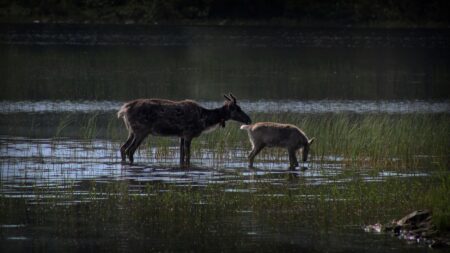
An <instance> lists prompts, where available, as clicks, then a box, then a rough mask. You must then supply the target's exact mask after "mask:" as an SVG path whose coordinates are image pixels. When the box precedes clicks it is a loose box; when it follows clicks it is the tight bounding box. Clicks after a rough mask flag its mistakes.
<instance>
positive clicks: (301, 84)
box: [0, 25, 450, 101]
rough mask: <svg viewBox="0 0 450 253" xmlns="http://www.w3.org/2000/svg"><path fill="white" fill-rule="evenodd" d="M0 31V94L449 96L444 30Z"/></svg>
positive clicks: (449, 39) (449, 35) (448, 37)
mask: <svg viewBox="0 0 450 253" xmlns="http://www.w3.org/2000/svg"><path fill="white" fill-rule="evenodd" d="M1 28H2V29H1V31H0V55H2V57H1V59H0V76H2V85H1V92H0V99H1V100H28V99H31V100H43V99H50V100H54V99H58V100H61V99H62V100H79V99H87V100H99V99H100V100H119V101H123V100H129V99H132V98H136V97H165V98H172V99H183V98H192V99H200V100H215V101H216V100H219V99H220V98H221V94H222V93H224V92H229V91H232V92H234V93H235V95H236V96H237V97H238V98H243V99H249V100H260V99H273V100H279V99H292V100H305V99H308V100H311V99H313V100H317V99H332V100H333V99H338V100H341V99H350V100H353V99H358V100H367V99H368V100H399V99H408V100H411V99H412V100H414V99H422V100H423V99H425V100H434V99H441V100H442V99H448V97H449V88H448V83H449V81H450V77H449V73H450V71H449V70H450V69H449V68H450V60H449V59H450V48H449V47H448V45H449V44H450V32H449V31H448V30H447V29H443V30H432V29H429V30H427V29H425V30H396V29H393V30H379V29H306V30H305V29H294V28H290V29H287V28H265V29H264V28H251V27H250V28H239V27H227V28H225V27H151V26H150V27H146V26H143V27H133V26H119V27H114V26H112V27H111V26H87V27H86V26H64V25H60V26H50V25H37V26H7V25H3V26H2V27H1Z"/></svg>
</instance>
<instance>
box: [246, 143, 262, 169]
mask: <svg viewBox="0 0 450 253" xmlns="http://www.w3.org/2000/svg"><path fill="white" fill-rule="evenodd" d="M264 147H265V145H255V146H254V147H253V150H252V151H251V152H250V154H249V155H248V158H249V163H248V167H249V168H253V161H254V160H255V156H256V155H258V154H259V152H261V150H262V149H263V148H264Z"/></svg>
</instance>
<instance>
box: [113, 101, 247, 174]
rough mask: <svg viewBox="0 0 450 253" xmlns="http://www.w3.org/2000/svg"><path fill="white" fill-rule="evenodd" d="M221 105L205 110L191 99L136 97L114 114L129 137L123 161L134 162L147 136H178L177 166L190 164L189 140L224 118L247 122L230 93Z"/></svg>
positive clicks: (123, 153)
mask: <svg viewBox="0 0 450 253" xmlns="http://www.w3.org/2000/svg"><path fill="white" fill-rule="evenodd" d="M224 97H225V98H226V101H225V103H224V105H223V106H222V107H219V108H216V109H206V108H203V107H202V106H200V105H199V104H198V103H197V102H195V101H192V100H183V101H171V100H165V99H137V100H133V101H130V102H128V103H125V104H124V105H123V106H122V107H121V108H120V110H119V112H118V113H117V116H118V117H119V118H123V121H124V122H125V126H126V128H127V130H128V139H127V141H126V142H125V143H124V144H123V145H122V146H121V148H120V155H121V158H122V162H125V161H126V157H128V159H129V160H130V163H133V161H134V159H133V155H134V152H135V151H136V149H137V148H138V147H139V145H140V144H141V143H142V141H143V140H144V139H145V137H147V135H149V134H151V135H158V136H177V137H180V165H181V166H189V165H190V148H191V141H192V139H193V138H194V137H198V136H200V135H201V134H202V133H204V132H209V131H212V130H214V129H216V128H217V127H219V126H222V127H225V122H226V121H227V120H230V119H231V120H235V121H238V122H241V123H244V124H250V123H251V120H250V117H249V116H248V115H247V114H245V112H243V111H242V110H241V108H240V107H239V106H238V104H237V100H236V98H235V97H234V96H233V94H230V95H229V96H227V95H224Z"/></svg>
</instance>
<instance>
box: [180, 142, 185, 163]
mask: <svg viewBox="0 0 450 253" xmlns="http://www.w3.org/2000/svg"><path fill="white" fill-rule="evenodd" d="M183 164H184V138H183V137H181V138H180V165H183Z"/></svg>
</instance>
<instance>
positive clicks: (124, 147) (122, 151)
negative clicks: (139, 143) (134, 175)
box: [120, 132, 134, 162]
mask: <svg viewBox="0 0 450 253" xmlns="http://www.w3.org/2000/svg"><path fill="white" fill-rule="evenodd" d="M133 139H134V134H133V133H132V132H130V133H128V139H127V141H126V142H125V143H124V144H123V145H122V146H121V147H120V157H121V158H122V162H125V161H126V158H127V156H126V152H125V151H126V150H127V148H128V147H129V146H130V144H131V143H132V142H133Z"/></svg>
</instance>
